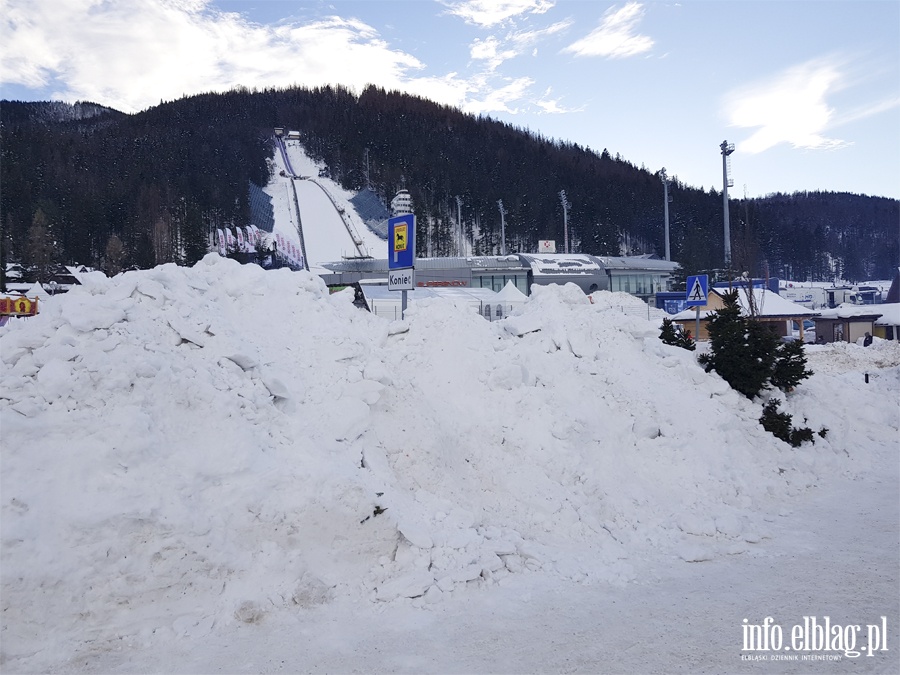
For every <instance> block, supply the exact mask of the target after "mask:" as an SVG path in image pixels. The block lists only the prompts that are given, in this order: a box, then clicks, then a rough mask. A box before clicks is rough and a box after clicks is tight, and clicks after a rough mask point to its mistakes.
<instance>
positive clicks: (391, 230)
mask: <svg viewBox="0 0 900 675" xmlns="http://www.w3.org/2000/svg"><path fill="white" fill-rule="evenodd" d="M415 266H416V217H415V216H414V215H413V214H411V213H407V214H405V215H402V216H395V217H393V218H391V219H390V220H388V269H391V270H396V269H402V268H404V267H415Z"/></svg>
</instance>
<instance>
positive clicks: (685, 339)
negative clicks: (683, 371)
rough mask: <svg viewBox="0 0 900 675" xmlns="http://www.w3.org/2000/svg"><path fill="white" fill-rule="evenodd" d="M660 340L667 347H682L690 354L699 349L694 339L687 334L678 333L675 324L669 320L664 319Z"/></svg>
mask: <svg viewBox="0 0 900 675" xmlns="http://www.w3.org/2000/svg"><path fill="white" fill-rule="evenodd" d="M659 339H660V340H662V341H663V342H664V343H665V344H667V345H673V346H675V347H681V348H682V349H687V350H688V351H690V352H692V351H694V350H695V349H697V345H696V343H695V342H694V339H693V338H692V337H691V336H690V335H689V334H687V333H682V332H679V331H677V330H676V329H675V324H674V322H673V321H672V320H671V319H669V318H665V319H663V323H662V328H660V330H659Z"/></svg>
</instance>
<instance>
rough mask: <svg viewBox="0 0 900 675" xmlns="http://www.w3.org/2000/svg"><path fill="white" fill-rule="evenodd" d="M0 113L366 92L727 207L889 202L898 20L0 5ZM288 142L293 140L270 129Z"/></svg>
mask: <svg viewBox="0 0 900 675" xmlns="http://www.w3.org/2000/svg"><path fill="white" fill-rule="evenodd" d="M0 10H2V11H0V16H2V17H3V18H2V19H0V30H2V32H0V43H2V45H3V47H0V97H2V98H5V99H16V100H50V99H53V100H66V101H76V100H89V101H94V102H97V103H102V104H105V105H109V106H112V107H114V108H117V109H119V110H123V111H125V112H136V111H140V110H144V109H146V108H148V107H151V106H153V105H156V104H158V103H159V102H160V100H173V99H176V98H179V97H181V96H182V95H185V94H195V93H199V92H204V91H225V90H228V89H231V88H233V87H235V86H238V85H241V86H246V87H250V88H253V87H257V88H264V87H272V86H275V87H285V86H290V85H294V84H297V85H303V86H319V85H323V84H343V85H346V86H349V87H351V88H354V89H356V90H357V91H359V90H361V89H362V88H363V87H364V86H365V85H366V84H369V83H372V84H377V85H380V86H383V87H385V88H388V89H400V90H404V91H408V92H410V93H414V94H418V95H421V96H425V97H427V98H430V99H432V100H435V101H438V102H440V103H445V104H449V105H453V106H458V107H459V108H461V109H463V110H465V111H467V112H472V113H475V114H484V115H490V116H491V117H494V118H496V119H499V120H503V121H506V122H509V123H511V124H514V125H516V126H520V127H527V128H529V129H531V130H533V131H536V132H540V133H541V134H542V135H544V136H546V137H550V138H557V139H562V140H568V141H572V142H575V143H578V144H580V145H583V146H588V147H590V148H592V149H594V150H597V151H598V152H599V151H601V150H603V149H604V148H606V149H608V150H609V152H610V153H611V154H613V155H616V154H617V153H618V154H620V155H621V156H622V157H623V158H624V159H627V160H629V161H631V162H632V163H634V164H636V165H638V166H644V167H646V168H647V169H649V170H651V171H657V170H659V169H660V168H662V167H665V168H666V169H667V172H668V174H669V175H670V176H674V177H677V178H678V179H679V180H681V181H683V182H684V183H686V184H688V185H691V186H696V187H703V188H705V189H709V188H711V187H715V188H716V189H717V190H721V188H722V158H721V155H720V151H719V145H720V144H721V143H722V141H723V140H727V141H728V142H732V143H734V144H735V145H736V148H737V149H736V151H735V153H734V154H733V155H732V158H731V160H732V162H731V163H732V178H733V180H734V187H733V188H732V189H731V190H730V194H731V195H732V196H735V197H740V196H742V195H743V194H744V193H745V191H746V194H747V195H748V196H751V197H752V196H757V195H764V194H768V193H771V192H793V191H797V190H833V191H849V192H856V193H862V194H872V195H883V196H888V197H893V198H900V2H898V1H897V0H877V1H866V0H862V1H840V0H831V1H828V2H820V1H817V0H793V1H791V0H788V1H780V0H747V1H740V0H721V1H713V0H704V1H701V0H684V1H682V2H643V3H640V2H617V3H610V2H598V1H588V0H381V1H378V0H369V1H366V0H357V1H352V2H351V1H346V2H344V1H341V0H336V1H333V2H317V1H300V0H294V1H288V0H246V1H245V0H240V1H238V0H0ZM285 124H286V125H289V124H290V121H289V120H285Z"/></svg>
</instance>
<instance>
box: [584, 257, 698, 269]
mask: <svg viewBox="0 0 900 675" xmlns="http://www.w3.org/2000/svg"><path fill="white" fill-rule="evenodd" d="M596 257H597V258H598V259H599V260H600V262H601V263H603V266H604V267H606V268H607V269H610V270H613V271H616V270H622V271H625V272H627V271H632V270H651V271H656V272H668V273H672V272H674V271H675V270H676V269H678V268H679V267H680V265H679V264H678V263H677V262H672V261H671V260H660V259H659V258H650V257H647V256H625V257H614V256H596Z"/></svg>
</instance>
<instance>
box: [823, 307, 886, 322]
mask: <svg viewBox="0 0 900 675" xmlns="http://www.w3.org/2000/svg"><path fill="white" fill-rule="evenodd" d="M882 307H884V305H848V304H843V305H840V306H839V307H834V308H832V309H823V310H820V311H819V315H820V317H821V318H822V319H852V318H854V317H857V318H862V317H873V316H880V315H881V314H883V312H882V311H881V308H882Z"/></svg>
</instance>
